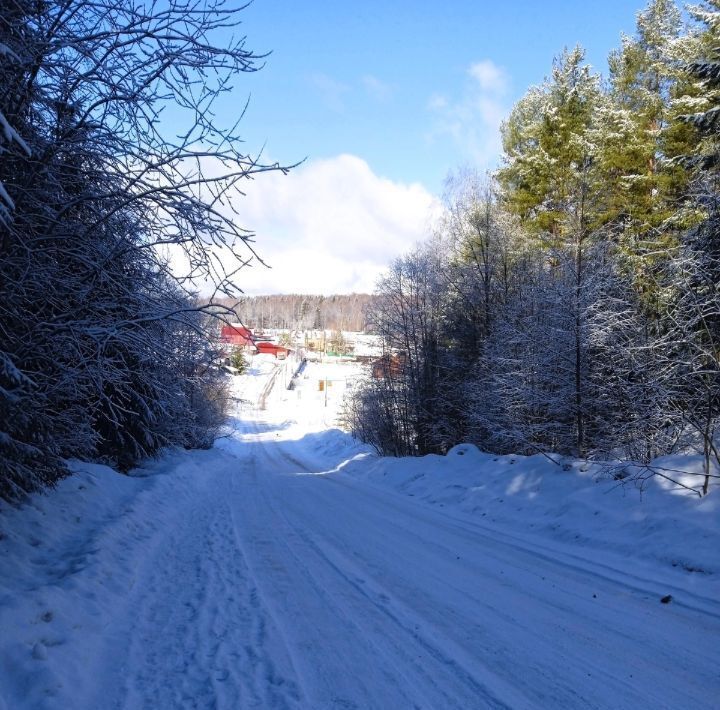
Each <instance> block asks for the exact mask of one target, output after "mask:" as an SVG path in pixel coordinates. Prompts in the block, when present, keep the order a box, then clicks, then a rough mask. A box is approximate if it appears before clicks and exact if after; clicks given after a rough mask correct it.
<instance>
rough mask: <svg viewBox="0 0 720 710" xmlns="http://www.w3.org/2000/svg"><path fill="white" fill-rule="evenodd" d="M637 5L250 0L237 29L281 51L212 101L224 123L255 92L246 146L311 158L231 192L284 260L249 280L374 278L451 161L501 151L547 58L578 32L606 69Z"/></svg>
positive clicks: (334, 283) (353, 286) (267, 283)
mask: <svg viewBox="0 0 720 710" xmlns="http://www.w3.org/2000/svg"><path fill="white" fill-rule="evenodd" d="M642 7H643V3H641V2H635V1H634V0H605V1H604V2H585V3H583V2H570V1H564V0H563V1H560V0H556V1H554V2H553V1H550V0H546V1H545V2H529V1H522V2H506V3H501V2H493V3H490V2H483V1H479V2H471V1H469V0H451V1H450V2H447V3H438V2H423V1H422V0H414V1H410V0H399V1H391V0H388V1H387V2H379V1H377V0H365V1H364V2H361V3H356V2H347V1H346V2H343V1H342V0H335V1H331V0H309V1H308V2H290V1H289V0H285V1H280V0H255V1H254V2H253V3H252V4H251V5H250V6H249V7H248V8H247V9H246V10H245V11H244V13H243V20H244V21H243V25H242V27H241V28H240V29H241V31H242V33H243V34H245V35H246V36H247V46H248V47H249V48H251V49H253V50H254V51H257V52H265V51H271V52H272V53H271V54H270V55H269V56H268V58H267V60H266V66H265V67H264V68H263V69H262V70H261V71H259V72H257V73H256V74H252V75H247V74H244V75H240V76H239V77H238V79H237V81H236V87H235V91H234V93H233V94H232V95H229V96H226V97H224V99H223V101H222V103H221V104H220V105H219V106H218V112H219V115H220V117H221V119H222V118H225V119H226V120H227V121H228V122H230V121H231V119H233V118H234V117H236V116H237V114H238V112H239V111H240V110H241V109H242V107H243V106H244V103H245V101H246V99H247V97H248V95H250V105H249V107H248V110H247V113H246V116H245V117H244V119H243V122H242V124H241V133H242V134H243V136H244V137H245V139H246V142H247V148H248V150H249V151H250V152H255V151H257V150H258V149H259V148H261V147H262V146H263V145H264V146H265V152H266V156H267V157H269V158H271V159H273V160H278V161H280V162H284V163H293V162H296V161H298V160H301V159H303V158H307V161H306V163H305V164H304V165H303V166H302V167H301V168H299V169H297V170H296V171H295V172H294V174H291V175H290V176H289V177H288V178H285V179H284V180H278V179H276V178H274V177H266V176H260V177H259V178H258V180H257V181H255V182H254V183H253V184H252V185H251V186H250V188H249V189H248V196H247V198H243V199H245V202H244V203H238V205H237V206H238V209H239V210H240V213H241V215H242V216H243V217H246V219H247V224H246V226H249V227H251V228H253V229H254V230H255V231H256V232H257V234H258V238H257V246H258V248H259V250H260V252H261V253H262V254H263V255H264V256H265V257H266V258H267V260H269V261H270V263H271V264H272V265H273V267H274V269H273V271H272V272H262V270H261V269H255V270H247V271H246V272H245V274H246V275H244V276H243V277H242V278H241V281H242V282H243V284H244V286H245V288H246V289H247V291H248V292H250V293H259V292H279V291H298V290H303V291H306V292H315V291H318V290H322V291H325V292H332V291H335V292H339V291H351V290H369V289H371V288H372V284H373V283H374V280H375V279H376V278H377V275H378V273H379V271H380V270H381V269H382V267H383V266H384V265H386V264H387V262H388V261H389V260H390V259H392V258H393V257H394V256H397V255H398V254H400V253H402V252H404V251H407V250H408V249H410V248H411V247H412V245H413V242H414V241H417V240H418V239H422V238H423V236H424V235H425V234H426V233H427V229H428V227H427V221H428V220H427V212H428V210H429V209H432V206H433V201H434V200H436V199H437V198H439V197H440V196H441V194H442V190H443V181H444V179H445V177H446V175H447V174H448V171H450V170H453V169H455V168H458V167H459V166H463V165H472V166H477V167H480V168H481V169H487V168H492V167H493V166H494V165H495V164H496V163H497V160H498V153H499V139H498V124H499V122H500V120H501V118H502V117H503V116H504V115H506V114H507V111H508V110H509V109H510V108H511V106H512V104H513V103H514V102H515V101H516V100H517V99H518V98H520V97H521V96H522V95H523V94H524V93H525V91H526V90H527V88H528V87H529V86H530V85H532V84H537V83H539V82H541V81H542V80H543V77H544V76H546V75H547V74H548V73H549V71H550V68H551V65H552V59H553V56H555V55H556V54H558V53H559V52H561V51H562V49H563V47H565V46H573V45H575V44H576V43H580V44H581V45H583V46H584V47H585V48H586V50H587V58H588V61H589V62H590V63H591V64H592V65H593V66H595V67H596V68H597V69H598V70H600V71H603V72H604V71H605V69H606V58H607V54H608V52H609V51H610V50H611V49H612V48H614V47H617V46H618V45H619V42H620V33H621V31H625V32H627V33H629V34H633V33H634V25H635V14H636V13H637V11H638V10H640V9H642ZM311 186H312V189H311ZM239 199H240V198H239ZM309 230H312V231H313V232H315V234H312V233H310V231H309ZM318 231H320V232H322V234H320V235H319V234H317V232H318ZM373 245H374V246H373ZM338 248H339V249H338ZM373 249H374V251H373ZM303 255H304V256H303ZM298 264H302V265H303V266H302V271H305V272H306V273H305V274H304V276H301V275H300V274H298V273H297V272H298ZM261 272H262V273H261Z"/></svg>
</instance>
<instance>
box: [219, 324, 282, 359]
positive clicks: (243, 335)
mask: <svg viewBox="0 0 720 710" xmlns="http://www.w3.org/2000/svg"><path fill="white" fill-rule="evenodd" d="M220 342H221V343H222V344H223V345H225V346H226V347H227V348H240V349H242V350H245V351H246V352H249V353H252V354H253V355H255V354H264V355H274V356H275V357H276V358H277V359H278V360H284V359H285V358H286V357H287V356H288V355H289V354H290V353H291V352H292V351H291V350H290V348H286V347H284V346H282V345H278V344H277V343H273V342H271V341H269V340H261V339H259V338H258V337H257V336H256V335H255V334H254V333H253V332H252V331H251V330H250V329H249V328H246V327H245V326H244V325H241V324H240V323H237V324H231V325H223V326H222V328H221V329H220Z"/></svg>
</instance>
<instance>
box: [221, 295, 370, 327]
mask: <svg viewBox="0 0 720 710" xmlns="http://www.w3.org/2000/svg"><path fill="white" fill-rule="evenodd" d="M371 301H372V296H370V295H369V294H366V293H349V294H335V295H332V296H322V295H306V294H275V295H271V296H244V297H242V298H240V299H216V302H219V303H221V304H223V305H225V306H226V307H227V308H230V309H232V311H233V313H234V314H235V315H236V316H237V318H238V319H239V320H240V322H241V323H243V324H244V325H246V326H247V327H248V328H253V329H259V330H262V329H263V328H281V329H283V330H309V329H313V328H314V329H318V330H319V329H327V330H338V331H343V330H345V331H348V330H349V331H354V332H360V331H366V330H368V328H369V324H368V322H367V312H368V309H369V306H370V303H371Z"/></svg>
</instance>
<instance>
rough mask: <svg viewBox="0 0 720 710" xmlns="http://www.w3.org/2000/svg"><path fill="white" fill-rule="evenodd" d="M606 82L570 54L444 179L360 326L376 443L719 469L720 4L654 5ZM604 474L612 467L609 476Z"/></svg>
mask: <svg viewBox="0 0 720 710" xmlns="http://www.w3.org/2000/svg"><path fill="white" fill-rule="evenodd" d="M608 65H609V72H608V75H607V77H602V76H600V75H598V74H596V73H594V71H593V70H592V69H591V67H589V66H588V65H587V64H586V62H585V57H584V52H583V50H582V49H581V48H580V47H576V48H574V49H572V50H565V51H564V52H563V53H562V54H561V55H559V56H558V57H557V58H556V59H555V61H554V63H553V65H552V71H551V73H550V75H549V77H548V78H547V79H546V80H545V81H544V82H543V83H542V84H541V85H540V86H535V87H532V88H530V89H529V90H528V92H527V93H526V94H525V96H524V97H523V98H522V99H521V100H520V101H519V102H518V103H517V104H516V105H515V107H514V108H513V110H512V112H511V114H510V116H509V118H508V119H507V121H506V122H505V123H504V125H503V128H502V139H503V148H504V157H503V161H502V166H501V168H500V169H499V170H498V171H497V172H496V173H495V174H494V175H492V176H480V175H478V174H477V173H474V172H472V171H471V170H465V171H460V172H458V173H457V174H455V175H452V176H451V177H450V178H449V180H448V185H447V193H446V196H445V210H444V216H443V218H442V219H441V221H440V223H439V224H438V226H437V228H436V229H435V232H434V234H433V235H432V236H431V237H430V239H429V240H428V241H427V243H425V244H422V245H420V246H418V247H417V248H416V249H415V250H414V251H412V252H411V253H409V254H407V255H406V256H404V257H402V258H400V259H398V260H396V261H395V262H394V263H393V264H392V265H391V267H390V269H389V271H388V272H387V274H386V275H385V276H384V278H383V279H382V280H381V282H380V285H379V287H378V289H377V293H376V300H375V301H374V304H373V307H372V308H371V312H370V318H371V322H372V324H373V327H374V328H375V330H376V332H378V333H379V334H380V335H381V336H382V340H383V343H384V347H385V350H386V353H387V354H388V357H391V358H392V359H393V362H394V364H393V366H392V367H388V368H386V372H385V373H384V377H377V378H374V379H371V378H370V379H368V380H367V381H366V382H365V383H364V384H363V386H361V387H360V388H359V389H358V390H357V394H356V396H355V398H354V399H353V400H352V401H351V404H350V406H349V408H348V412H347V417H348V421H349V423H350V426H351V427H352V429H353V431H354V432H355V434H356V435H358V436H359V437H360V438H362V439H363V440H365V441H367V442H370V443H371V444H373V445H374V446H375V448H376V449H377V450H378V451H380V452H382V453H385V454H390V455H396V456H401V455H424V454H428V453H444V452H446V451H447V450H448V448H449V447H450V446H452V445H453V444H455V443H457V442H460V441H471V442H475V443H476V444H477V445H478V446H479V447H481V448H482V449H484V450H486V451H490V452H497V453H511V452H514V453H525V454H531V453H537V452H543V453H547V452H555V453H558V454H561V455H568V456H572V457H579V458H589V459H603V460H609V459H621V460H626V461H627V460H630V461H633V462H636V463H639V464H642V465H645V466H646V468H639V469H635V470H636V471H642V473H640V474H639V475H640V476H641V477H644V476H646V475H654V474H660V475H667V476H669V477H671V478H672V477H673V476H674V474H673V473H672V472H667V471H665V472H663V471H662V470H661V469H660V468H658V467H654V468H652V467H647V466H648V464H649V463H650V462H651V461H652V460H653V459H655V458H656V457H658V456H660V455H663V454H668V453H672V452H678V451H697V452H699V453H701V454H702V456H703V461H704V472H703V474H702V475H700V476H699V478H698V485H697V486H696V487H695V490H696V491H697V492H698V493H699V494H706V493H707V492H708V489H709V482H710V479H711V478H712V477H717V475H718V471H719V468H718V464H719V463H720V456H719V455H718V449H717V444H716V438H715V433H716V427H717V421H718V412H719V410H720V368H719V365H718V357H719V355H720V292H719V289H720V234H719V232H718V230H719V229H720V211H719V207H720V205H719V203H718V197H719V193H718V187H719V183H718V177H719V176H718V165H719V162H720V141H719V131H720V0H709V1H708V2H703V3H701V4H700V5H698V6H693V7H692V8H689V22H688V23H687V24H686V23H685V22H684V20H683V15H682V14H681V12H680V10H679V9H678V8H677V7H676V6H675V4H673V3H672V2H670V1H669V0H652V1H651V2H650V3H649V5H648V6H647V7H646V8H645V9H644V10H642V11H641V12H639V13H638V15H637V26H636V28H635V32H634V34H633V35H630V36H625V35H624V36H623V37H622V42H621V46H620V47H619V48H618V49H617V50H615V51H613V52H612V53H611V55H610V57H609V61H608ZM616 472H619V473H617V475H618V477H622V476H623V475H625V474H624V473H623V472H622V467H618V468H616Z"/></svg>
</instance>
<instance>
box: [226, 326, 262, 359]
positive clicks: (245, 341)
mask: <svg viewBox="0 0 720 710" xmlns="http://www.w3.org/2000/svg"><path fill="white" fill-rule="evenodd" d="M220 342H221V343H223V344H225V345H232V346H234V347H236V348H243V349H244V350H249V351H250V352H253V353H255V352H257V346H256V345H255V337H254V336H253V334H252V331H251V330H250V329H249V328H246V327H245V326H244V325H240V324H237V325H223V326H222V328H221V329H220Z"/></svg>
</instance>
